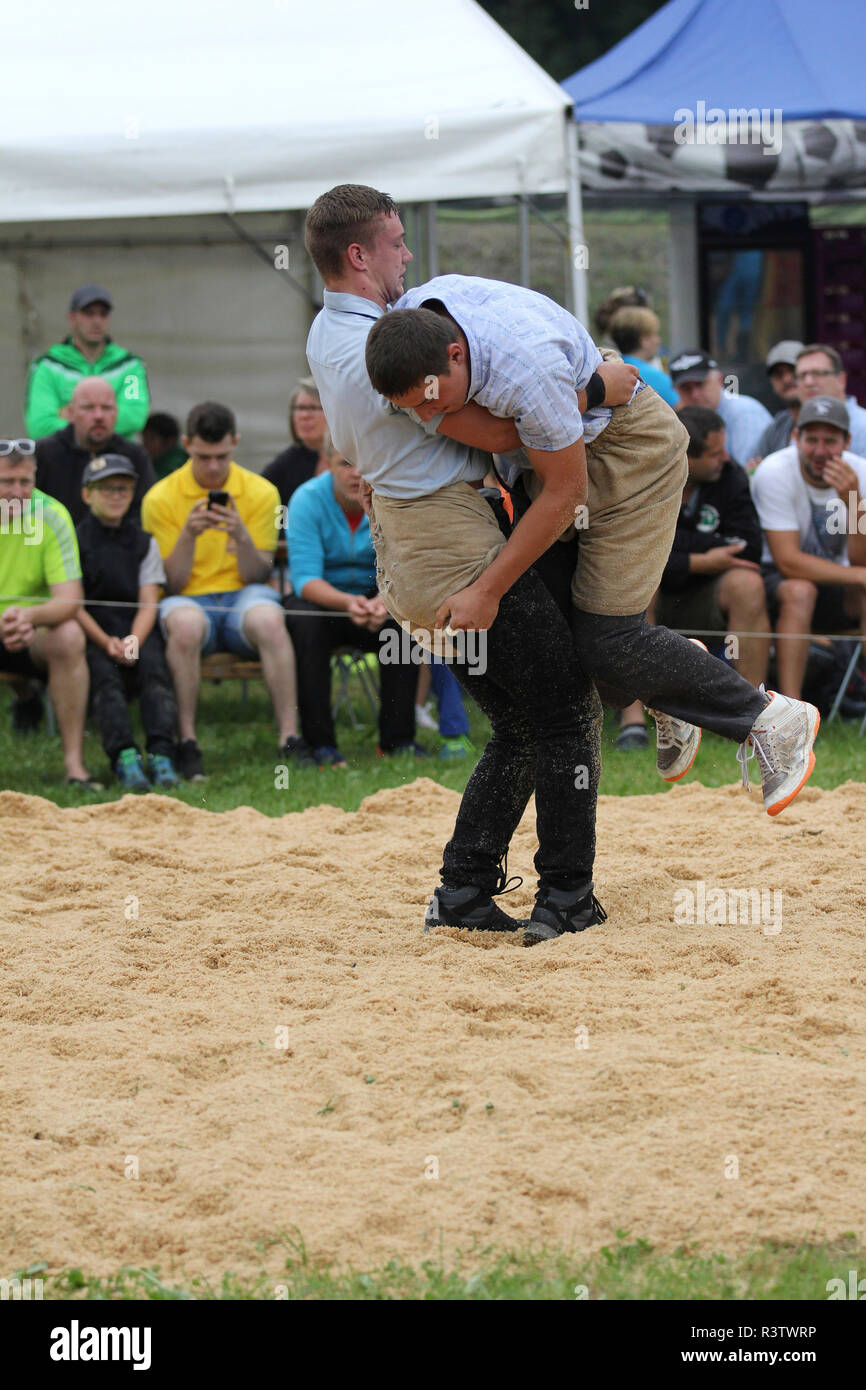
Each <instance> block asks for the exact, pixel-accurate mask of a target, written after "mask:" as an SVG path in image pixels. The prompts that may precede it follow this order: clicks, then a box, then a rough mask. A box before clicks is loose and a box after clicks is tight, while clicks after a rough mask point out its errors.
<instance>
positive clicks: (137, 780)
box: [114, 748, 150, 792]
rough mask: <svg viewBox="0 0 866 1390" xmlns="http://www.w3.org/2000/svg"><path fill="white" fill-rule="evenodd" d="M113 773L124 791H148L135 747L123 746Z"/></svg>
mask: <svg viewBox="0 0 866 1390" xmlns="http://www.w3.org/2000/svg"><path fill="white" fill-rule="evenodd" d="M114 775H115V777H116V778H117V780H118V782H119V783H120V785H121V786H122V787H123V790H124V791H125V792H149V791H150V783H149V782H148V780H147V777H146V776H145V772H144V768H143V767H142V765H141V758H140V756H139V753H138V749H137V748H124V749H123V750H122V751H121V752H120V753H119V754H118V757H117V761H116V763H115V764H114Z"/></svg>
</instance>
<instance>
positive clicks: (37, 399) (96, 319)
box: [24, 285, 150, 439]
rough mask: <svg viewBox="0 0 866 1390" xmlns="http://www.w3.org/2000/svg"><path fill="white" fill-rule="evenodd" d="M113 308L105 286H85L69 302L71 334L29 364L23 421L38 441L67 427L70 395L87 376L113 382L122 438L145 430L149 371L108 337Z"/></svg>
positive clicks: (140, 361)
mask: <svg viewBox="0 0 866 1390" xmlns="http://www.w3.org/2000/svg"><path fill="white" fill-rule="evenodd" d="M113 308H114V301H113V299H112V298H111V295H110V294H109V293H108V290H106V289H105V288H104V287H103V286H102V285H82V286H81V287H80V289H77V290H76V291H75V293H74V294H73V296H72V299H71V300H70V303H69V324H70V327H71V329H72V332H71V334H70V336H69V337H68V338H66V339H65V340H64V341H63V342H62V343H55V344H54V346H53V347H50V348H49V349H48V351H47V352H44V353H43V354H42V356H41V357H37V358H36V359H35V361H33V362H31V364H30V371H29V372H28V375H27V392H26V396H25V401H24V419H25V422H26V425H27V433H28V434H29V435H32V437H33V438H34V439H41V438H42V437H43V436H44V435H47V434H54V432H55V431H56V430H62V429H64V428H65V426H66V425H67V424H68V423H69V417H68V415H67V414H66V407H67V405H68V404H69V401H70V400H71V399H72V392H73V391H74V390H75V388H76V386H77V385H78V383H79V381H81V380H82V378H83V377H87V376H103V377H105V379H106V380H107V381H108V382H109V383H110V385H111V388H112V390H113V391H114V394H115V396H116V397H117V426H116V429H117V433H118V434H122V435H125V436H127V437H129V436H131V435H134V434H137V433H138V431H139V430H140V429H142V428H143V426H144V422H145V420H146V419H147V413H148V410H149V408H150V395H149V392H148V389H147V371H146V369H145V365H144V363H143V362H142V360H141V358H140V357H136V356H135V354H134V353H132V352H128V351H127V349H126V348H123V347H119V346H118V344H117V343H113V342H112V341H111V338H109V336H108V321H109V318H110V316H111V311H112V309H113Z"/></svg>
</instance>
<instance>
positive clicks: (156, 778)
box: [147, 753, 180, 787]
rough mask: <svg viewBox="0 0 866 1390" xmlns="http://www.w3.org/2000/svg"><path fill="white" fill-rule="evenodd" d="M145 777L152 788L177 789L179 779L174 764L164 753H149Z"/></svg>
mask: <svg viewBox="0 0 866 1390" xmlns="http://www.w3.org/2000/svg"><path fill="white" fill-rule="evenodd" d="M147 775H148V777H149V778H150V780H151V783H152V785H153V786H154V787H179V786H180V777H179V776H178V774H177V772H176V771H175V767H174V763H173V762H172V760H171V758H169V757H168V756H167V755H166V754H165V753H151V754H150V755H149V757H148V759H147Z"/></svg>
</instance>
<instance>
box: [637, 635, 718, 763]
mask: <svg viewBox="0 0 866 1390" xmlns="http://www.w3.org/2000/svg"><path fill="white" fill-rule="evenodd" d="M689 641H690V642H694V644H695V646H696V647H700V649H701V651H704V652H705V651H706V650H707V649H706V647H705V646H704V644H703V642H701V641H700V640H699V638H697V637H690V638H689ZM647 714H651V715H652V717H653V719H654V720H655V722H656V767H657V768H658V772H659V776H660V777H663V778H664V779H665V781H666V782H678V781H679V780H680V778H681V777H685V775H686V773H687V772H688V770H689V768H690V767H691V765H692V763H693V762H694V760H695V758H696V757H697V756H698V749H699V748H700V746H701V731H700V729H699V728H698V726H697V724H687V723H686V721H685V720H684V719H674V717H673V715H671V714H662V712H661V710H655V709H648V710H647Z"/></svg>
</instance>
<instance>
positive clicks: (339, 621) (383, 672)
mask: <svg viewBox="0 0 866 1390" xmlns="http://www.w3.org/2000/svg"><path fill="white" fill-rule="evenodd" d="M283 603H284V605H285V608H286V626H287V627H288V629H289V634H290V636H291V639H292V645H293V646H294V648H295V657H296V659H297V664H298V714H299V716H300V721H301V733H302V734H303V737H304V738H305V739H306V741H307V743H308V744H309V745H310V747H311V748H336V746H337V735H336V732H335V730H334V717H333V714H332V713H331V655H332V653H333V652H335V651H336V650H337V648H338V647H360V649H361V650H362V651H365V652H375V653H376V655H377V656H378V657H379V690H380V705H379V746H380V748H382V749H383V751H384V752H386V753H387V752H389V751H391V750H392V749H394V748H399V747H401V746H403V745H405V744H407V743H412V741H413V740H414V738H415V691H416V690H417V688H418V666H417V665H414V664H412V663H411V662H407V663H402V664H401V663H397V662H389V661H388V660H387V659H386V660H385V661H383V660H382V657H383V655H385V656H386V658H387V655H388V644H387V643H386V644H385V645H384V646H383V644H382V641H381V640H380V635H379V632H369V631H368V630H367V629H366V628H363V627H357V626H356V625H355V623H353V622H352V620H351V619H350V618H339V617H338V618H335V617H327V616H324V615H326V614H328V613H329V612H331V610H330V609H327V608H322V607H320V606H319V604H316V603H309V602H308V601H307V600H306V599H303V598H298V597H296V596H295V595H294V594H291V595H289V596H288V597H287V598H285V599H284V600H283ZM380 632H381V633H384V634H387V633H389V632H395V633H397V634H400V628H399V627H398V625H397V624H396V623H395V622H394V619H393V618H389V619H388V620H387V622H385V623H384V624H383V626H382V628H381V629H380Z"/></svg>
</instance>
